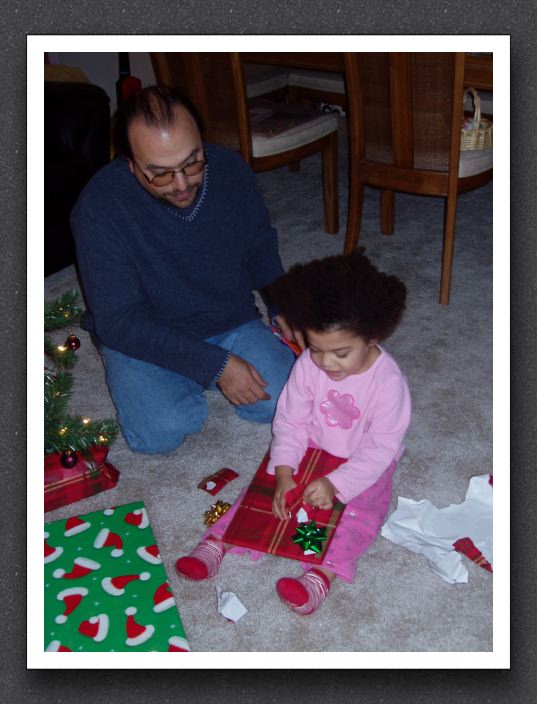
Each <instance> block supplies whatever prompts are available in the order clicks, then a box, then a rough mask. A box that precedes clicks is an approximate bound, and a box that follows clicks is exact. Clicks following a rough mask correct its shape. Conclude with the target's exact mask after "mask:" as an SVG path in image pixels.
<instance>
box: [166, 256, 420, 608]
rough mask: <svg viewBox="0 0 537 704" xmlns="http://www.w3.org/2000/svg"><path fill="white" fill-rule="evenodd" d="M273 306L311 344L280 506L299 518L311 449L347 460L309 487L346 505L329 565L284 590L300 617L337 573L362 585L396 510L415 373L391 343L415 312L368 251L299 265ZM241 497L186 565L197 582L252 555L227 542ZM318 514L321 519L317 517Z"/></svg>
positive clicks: (288, 431) (287, 412) (284, 463)
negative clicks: (295, 491) (293, 498)
mask: <svg viewBox="0 0 537 704" xmlns="http://www.w3.org/2000/svg"><path fill="white" fill-rule="evenodd" d="M269 293H270V296H271V299H272V301H273V302H274V303H275V305H276V306H277V307H278V308H279V310H280V311H281V313H282V314H283V316H285V318H286V320H287V323H288V324H289V325H290V327H291V328H292V329H293V330H295V331H297V339H300V338H301V336H302V337H303V339H304V341H305V343H306V345H307V348H306V349H305V350H304V351H303V352H302V354H301V355H300V356H299V357H298V359H297V360H296V362H295V365H294V367H293V369H292V371H291V374H290V376H289V379H288V381H287V384H286V385H285V386H284V388H283V391H282V393H281V395H280V398H279V399H278V404H277V408H276V413H275V416H274V420H273V424H272V434H273V439H272V443H271V446H270V462H269V464H268V468H267V471H268V473H269V474H275V475H276V489H275V492H274V497H273V502H272V510H273V513H274V514H275V516H277V517H278V518H280V519H282V520H284V519H285V518H287V516H288V509H287V506H286V503H285V494H286V492H288V491H289V490H291V489H292V488H293V487H295V486H296V484H295V481H294V479H293V476H294V475H295V474H296V473H297V470H298V466H299V464H300V460H301V459H302V457H303V456H304V453H305V452H306V450H307V448H308V447H318V448H320V449H322V450H325V451H326V452H328V453H330V454H331V455H335V456H337V457H340V458H344V459H345V460H346V461H345V462H344V463H343V464H341V465H340V466H339V467H338V468H337V469H335V470H333V471H332V472H330V473H329V474H327V475H326V476H324V477H323V478H322V479H317V480H314V481H312V482H311V483H310V484H308V486H307V487H306V488H305V490H304V493H303V500H304V502H305V503H307V504H310V505H311V506H312V507H318V508H320V509H326V508H331V507H332V502H333V500H334V498H337V499H339V500H340V501H342V502H343V503H345V504H346V507H345V510H344V512H343V515H342V517H341V520H340V522H339V524H338V526H337V529H336V531H335V534H334V536H333V539H332V541H331V543H330V545H329V546H328V548H327V550H326V554H325V555H324V559H323V562H322V564H321V565H319V566H318V567H317V566H315V567H314V568H312V565H311V564H307V563H304V567H305V572H304V574H303V575H302V576H301V577H298V578H294V577H285V578H282V579H279V580H278V581H277V583H276V591H277V593H278V595H279V597H280V598H281V599H282V601H284V602H285V603H286V604H287V605H288V606H289V608H291V609H292V610H293V611H295V612H296V613H299V614H311V613H313V612H314V611H315V610H316V609H317V607H318V606H319V605H320V604H321V602H322V601H324V599H325V598H326V596H327V594H328V592H329V590H330V586H331V583H332V582H333V580H334V579H335V577H336V576H337V577H339V578H340V579H342V580H344V581H346V582H353V580H354V576H355V571H356V561H357V559H358V558H359V557H360V556H361V555H362V554H363V553H364V552H365V551H366V550H367V548H368V547H369V545H370V544H371V543H372V542H373V540H374V539H375V537H376V535H377V534H378V532H379V530H380V528H381V526H382V524H383V522H384V519H385V517H386V513H387V511H388V508H389V505H390V501H391V493H392V475H393V473H394V471H395V469H396V466H397V462H398V460H399V458H400V456H401V455H402V453H403V450H404V445H403V439H404V436H405V433H406V430H407V428H408V425H409V422H410V413H411V402H410V394H409V390H408V386H407V383H406V380H405V377H404V375H403V374H402V372H401V371H400V369H399V367H398V366H397V364H396V362H395V361H394V360H393V359H392V357H391V356H390V355H389V354H388V353H387V352H386V350H384V349H383V348H382V347H381V346H380V344H379V343H380V342H382V341H383V340H385V339H386V338H387V337H388V336H389V335H390V334H391V333H392V332H393V331H394V329H395V328H396V326H397V324H398V323H399V321H400V319H401V316H402V314H403V310H404V308H405V300H406V288H405V286H404V284H403V283H402V282H401V281H400V280H399V279H398V278H396V277H395V276H388V275H387V274H384V273H381V272H379V271H378V270H377V269H376V268H375V267H374V266H373V264H372V263H371V262H370V261H369V259H368V258H367V257H366V256H365V255H364V251H363V248H360V249H358V250H355V251H354V252H353V253H351V254H349V255H341V256H333V257H328V258H325V259H320V260H316V261H313V262H310V263H308V264H303V265H302V264H301V265H296V266H294V267H292V268H291V269H290V271H289V272H288V273H287V274H286V275H285V276H283V277H281V278H280V279H278V281H276V282H275V283H274V284H273V285H272V286H271V287H270V290H269ZM240 501H241V496H239V498H238V499H237V501H236V502H235V504H234V505H233V506H232V507H231V508H230V509H229V510H228V511H227V512H226V513H225V514H224V516H222V517H221V518H220V519H219V520H218V521H217V522H216V523H215V525H214V526H213V527H212V528H210V529H209V530H208V531H207V532H206V534H205V536H204V538H203V540H202V541H201V542H200V543H199V544H198V546H197V547H196V548H195V549H194V550H193V551H192V552H191V553H190V555H188V556H186V557H181V558H180V559H179V560H178V561H177V563H176V569H177V571H178V572H179V574H181V575H182V576H184V577H186V578H189V579H206V578H210V577H213V576H214V575H215V574H216V573H217V571H218V569H219V567H220V563H221V561H222V558H223V556H224V554H225V552H226V551H227V550H228V549H230V551H231V552H237V553H244V552H250V554H251V557H252V558H253V559H258V558H259V557H261V556H262V553H257V554H254V553H253V551H251V550H247V549H246V548H238V547H231V546H228V545H224V543H223V542H222V540H221V538H222V536H223V535H224V533H225V531H226V528H227V526H228V525H229V523H230V522H231V519H232V518H233V516H234V514H235V512H236V510H237V508H238V505H239V504H240ZM313 515H314V514H313Z"/></svg>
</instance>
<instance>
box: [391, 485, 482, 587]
mask: <svg viewBox="0 0 537 704" xmlns="http://www.w3.org/2000/svg"><path fill="white" fill-rule="evenodd" d="M489 479H490V475H488V474H483V475H481V476H476V477H472V478H471V479H470V483H469V485H468V490H467V492H466V497H465V500H464V502H463V503H462V504H451V505H450V506H447V507H446V508H440V509H439V508H436V506H434V505H433V504H432V503H431V502H430V501H428V500H426V499H425V500H423V501H413V500H412V499H405V498H403V497H401V496H399V497H398V500H397V508H396V510H395V511H394V512H393V513H392V515H391V516H390V517H389V518H388V520H387V521H386V523H385V524H384V525H383V527H382V529H381V535H383V536H384V537H385V538H387V539H388V540H391V541H392V542H394V543H397V544H398V545H402V546H403V547H405V548H408V550H412V552H416V553H420V554H422V555H424V556H425V557H426V558H427V560H428V561H429V566H430V568H431V570H432V571H433V572H434V573H435V574H437V575H438V576H439V577H441V578H442V579H443V580H444V581H446V582H448V583H449V584H455V583H466V582H468V570H467V569H466V567H465V566H464V564H463V561H462V556H461V554H460V553H459V552H457V551H456V550H455V549H454V547H453V543H455V542H456V541H457V540H459V539H460V538H470V540H472V542H473V543H474V545H475V547H476V548H477V549H478V550H479V551H480V552H481V553H482V554H483V556H484V557H485V558H486V560H487V561H488V562H489V563H490V564H491V565H492V486H491V484H490V482H489Z"/></svg>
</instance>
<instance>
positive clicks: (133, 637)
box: [125, 606, 155, 647]
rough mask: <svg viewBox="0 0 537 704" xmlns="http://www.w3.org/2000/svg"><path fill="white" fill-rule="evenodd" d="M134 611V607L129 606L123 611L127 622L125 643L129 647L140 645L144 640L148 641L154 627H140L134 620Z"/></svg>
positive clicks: (149, 625)
mask: <svg viewBox="0 0 537 704" xmlns="http://www.w3.org/2000/svg"><path fill="white" fill-rule="evenodd" d="M136 611H137V610H136V609H135V608H134V606H129V608H128V609H125V614H126V615H127V622H126V624H125V628H126V630H127V640H126V641H125V643H126V644H127V645H129V646H131V647H135V646H137V645H142V643H145V642H146V640H149V638H151V636H152V635H153V633H154V632H155V626H152V625H151V624H148V625H147V626H141V625H140V624H139V623H136V621H135V620H134V615H135V614H136Z"/></svg>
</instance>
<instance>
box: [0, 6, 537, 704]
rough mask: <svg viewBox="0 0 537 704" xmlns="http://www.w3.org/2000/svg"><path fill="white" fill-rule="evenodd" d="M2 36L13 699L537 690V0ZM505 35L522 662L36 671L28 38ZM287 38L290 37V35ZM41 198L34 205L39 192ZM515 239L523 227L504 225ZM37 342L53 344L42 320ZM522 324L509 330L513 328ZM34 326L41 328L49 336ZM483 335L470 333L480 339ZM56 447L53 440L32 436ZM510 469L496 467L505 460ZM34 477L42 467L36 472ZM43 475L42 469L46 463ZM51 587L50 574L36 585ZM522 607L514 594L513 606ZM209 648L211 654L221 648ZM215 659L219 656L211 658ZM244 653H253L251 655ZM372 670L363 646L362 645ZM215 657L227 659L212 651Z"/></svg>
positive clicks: (511, 698) (122, 10)
mask: <svg viewBox="0 0 537 704" xmlns="http://www.w3.org/2000/svg"><path fill="white" fill-rule="evenodd" d="M2 14H3V22H2V41H1V43H0V55H1V58H2V62H1V65H2V86H3V91H2V97H3V100H2V118H3V119H2V130H1V137H0V138H1V140H2V152H1V153H2V160H1V168H2V172H1V173H2V177H1V179H0V188H1V191H2V207H3V214H4V217H3V219H2V257H1V262H2V276H1V277H0V287H1V295H0V305H1V309H0V311H1V313H0V315H1V318H0V319H1V321H2V333H3V338H2V339H3V344H4V350H5V352H6V354H5V355H4V362H3V379H4V383H3V387H4V389H5V390H4V392H3V397H4V398H3V400H4V403H3V428H4V430H3V432H2V434H1V440H0V442H1V452H2V454H1V457H2V459H3V472H2V474H3V494H4V496H3V502H2V506H3V510H2V512H1V514H0V515H1V516H2V524H1V525H2V546H3V548H4V550H3V552H2V555H3V559H2V568H3V569H2V571H1V575H0V581H1V585H2V597H3V599H2V606H3V609H2V622H3V623H2V634H1V637H0V642H1V647H0V652H1V654H2V670H3V673H2V675H1V679H0V681H1V682H2V689H3V690H4V696H3V700H4V701H7V702H10V703H11V702H14V701H17V700H20V701H22V702H32V703H33V702H36V703H37V702H67V701H69V700H73V699H76V700H78V701H81V702H86V701H87V702H95V703H96V704H97V703H99V704H100V703H101V702H103V703H104V702H110V701H113V702H123V701H128V702H130V703H131V704H138V703H140V704H141V703H142V702H143V703H144V704H146V703H147V702H153V701H154V702H161V703H162V704H164V703H166V702H174V704H175V703H176V702H181V701H184V700H190V701H196V702H198V701H199V702H207V703H212V702H227V701H232V700H233V701H235V702H237V704H242V703H243V702H244V703H246V702H248V703H249V704H257V702H287V701H289V702H306V701H307V702H309V703H311V704H316V703H317V702H324V701H326V700H327V699H329V700H330V701H334V702H340V703H341V704H345V703H346V702H401V701H410V702H435V703H436V702H457V703H460V704H463V703H465V702H468V703H470V702H472V703H473V702H480V701H483V702H509V703H510V704H518V703H519V702H520V703H524V704H525V703H526V702H533V701H535V698H536V694H535V691H536V677H535V667H536V662H535V661H536V658H535V604H536V603H537V599H536V594H535V578H536V571H535V557H534V554H535V551H534V544H533V540H532V539H531V538H532V537H533V534H534V532H535V531H534V523H535V508H534V506H535V503H534V502H535V496H536V492H535V456H536V452H535V444H536V443H535V420H534V418H535V415H534V411H533V408H530V407H529V406H530V403H531V395H530V393H528V392H529V391H532V390H533V389H534V388H535V377H536V367H537V362H536V355H535V352H534V349H535V329H536V325H535V300H536V296H535V293H536V291H535V289H536V285H535V275H534V266H535V249H536V244H535V235H534V220H535V201H536V195H537V194H536V192H535V191H536V188H535V183H536V178H535V162H536V157H537V154H536V152H537V150H536V140H535V132H536V126H535V124H536V119H535V111H534V106H535V105H536V104H537V101H536V85H537V81H536V75H537V74H536V58H535V53H536V52H535V39H534V36H535V30H536V24H537V23H536V21H535V20H536V15H537V10H536V7H535V3H534V2H529V1H528V0H523V1H521V2H518V3H516V4H515V3H512V2H511V3H505V2H504V3H499V2H496V3H485V2H469V1H465V2H461V1H460V0H455V1H450V2H447V1H444V2H442V1H427V2H408V1H407V0H399V1H398V2H394V1H393V0H390V1H385V2H382V3H381V2H376V1H375V2H369V3H365V2H342V1H338V0H331V2H328V1H326V2H320V1H319V0H297V1H295V2H293V1H292V0H287V1H286V2H281V1H279V0H272V1H271V2H258V1H256V0H236V1H235V2H218V1H217V0H212V1H208V0H205V1H204V0H183V1H182V2H173V0H167V1H163V0H153V2H152V3H151V4H149V5H148V3H147V1H146V0H143V2H142V1H141V0H138V1H137V0H130V1H129V2H126V1H124V0H116V2H99V1H97V0H92V2H71V1H66V2H61V3H58V4H55V5H54V7H52V6H50V7H47V8H43V7H42V3H39V2H32V1H31V0H29V1H28V2H9V1H8V3H7V4H6V6H5V7H4V10H3V13H2ZM28 34H502V35H510V36H511V80H512V89H511V134H512V142H511V179H512V187H511V241H512V258H511V263H512V285H511V306H512V323H511V332H510V339H511V351H512V360H513V373H512V381H511V391H512V393H511V396H512V419H513V422H512V430H511V437H512V442H511V445H512V516H513V520H512V541H511V544H512V638H511V647H512V654H511V670H510V671H498V670H492V671H489V670H482V671H476V670H461V671H450V670H445V671H442V670H438V671H431V670H423V671H415V670H405V671H380V670H374V671H373V670H372V671H360V670H356V671H335V670H332V671H327V670H322V671H303V672H302V671H297V670H293V669H291V668H292V665H293V663H292V659H290V662H289V664H290V669H289V671H262V670H259V671H241V670H237V671H234V670H222V671H213V670H207V671H203V672H201V671H195V670H194V671H188V672H184V671H179V672H175V671H160V672H151V671H148V672H144V671H131V670H128V671H102V672H100V673H99V674H98V675H97V674H96V673H95V672H92V671H80V672H75V671H58V672H56V671H35V670H34V671H27V670H26V595H25V590H24V585H25V583H26V556H25V538H26V531H25V521H26V505H25V489H26V483H25V476H26V462H25V447H26V441H27V437H26V430H25V428H26V400H25V391H26V366H25V361H26V360H25V356H26V355H25V350H26V343H27V338H26V304H27V301H26V197H25V193H26V179H25V173H26V156H27V155H26V35H28ZM275 48H277V47H275ZM30 205H31V204H30ZM505 234H506V237H507V236H508V233H505ZM31 334H32V339H31V340H30V342H31V344H38V345H41V332H40V331H37V330H36V331H35V332H34V331H32V333H31ZM505 334H506V335H509V331H508V330H506V331H505ZM34 336H35V339H34ZM470 342H471V341H469V344H470ZM30 441H32V442H33V441H35V442H38V443H41V438H30ZM504 469H505V468H501V467H500V468H495V470H496V472H498V471H503V470H504ZM31 474H32V473H31V472H30V475H31ZM35 481H37V482H41V467H39V468H37V467H36V468H35ZM36 588H37V589H40V588H41V586H40V585H36ZM506 607H507V605H506ZM208 657H209V656H208ZM210 657H211V658H214V657H217V656H214V655H212V656H210ZM237 657H238V658H240V655H239V654H238V655H237ZM356 658H357V661H356V665H357V667H359V666H360V662H359V654H357V655H356ZM208 665H210V666H212V667H215V666H216V667H218V662H217V661H215V660H211V661H210V662H209V660H208Z"/></svg>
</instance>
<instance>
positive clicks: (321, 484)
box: [302, 477, 336, 509]
mask: <svg viewBox="0 0 537 704" xmlns="http://www.w3.org/2000/svg"><path fill="white" fill-rule="evenodd" d="M335 495H336V488H335V486H334V485H333V484H332V482H331V481H330V480H329V479H327V478H326V477H323V478H322V479H315V481H313V482H311V484H308V486H307V487H306V488H305V489H304V493H303V494H302V498H303V500H304V501H305V502H306V503H307V504H310V505H311V506H316V507H317V508H322V509H328V508H332V504H333V501H334V496H335Z"/></svg>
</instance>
